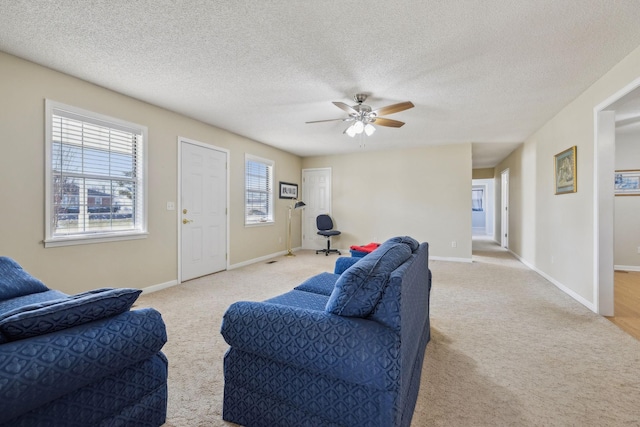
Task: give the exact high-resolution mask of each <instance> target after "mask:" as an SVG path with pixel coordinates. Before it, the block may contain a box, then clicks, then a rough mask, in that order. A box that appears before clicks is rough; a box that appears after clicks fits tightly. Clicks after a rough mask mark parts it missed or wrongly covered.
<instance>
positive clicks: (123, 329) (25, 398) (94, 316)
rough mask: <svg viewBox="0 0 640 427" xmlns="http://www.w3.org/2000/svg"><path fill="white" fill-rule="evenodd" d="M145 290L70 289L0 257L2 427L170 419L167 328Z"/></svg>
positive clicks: (147, 422)
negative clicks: (143, 298)
mask: <svg viewBox="0 0 640 427" xmlns="http://www.w3.org/2000/svg"><path fill="white" fill-rule="evenodd" d="M139 294H140V290H137V289H110V288H104V289H96V290H94V291H90V292H85V293H82V294H78V295H71V296H70V295H66V294H64V293H62V292H59V291H55V290H50V289H48V288H47V287H46V286H45V285H44V284H43V283H42V282H40V281H39V280H38V279H35V278H34V277H32V276H30V275H29V274H28V273H27V272H26V271H24V270H23V269H22V268H21V267H20V266H19V265H18V264H17V263H16V262H15V261H13V260H11V259H9V258H6V257H0V426H12V427H14V426H29V427H33V426H65V427H68V426H83V427H86V426H131V425H136V426H149V427H157V426H160V425H162V424H163V423H164V422H165V417H166V408H167V359H166V357H165V356H164V355H163V354H162V352H161V351H160V349H161V348H162V346H163V345H164V343H165V342H166V340H167V336H166V330H165V325H164V322H163V321H162V317H161V316H160V313H159V312H157V311H156V310H154V309H151V308H145V309H140V310H133V311H132V310H130V307H131V306H132V304H133V302H134V301H135V300H136V298H137V297H138V295H139Z"/></svg>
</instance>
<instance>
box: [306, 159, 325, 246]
mask: <svg viewBox="0 0 640 427" xmlns="http://www.w3.org/2000/svg"><path fill="white" fill-rule="evenodd" d="M302 200H303V201H304V202H305V203H306V206H305V208H304V212H303V215H302V248H303V249H323V248H326V246H327V243H326V238H325V237H322V236H319V235H318V228H317V227H316V217H317V216H318V215H320V214H329V215H331V168H323V169H303V170H302Z"/></svg>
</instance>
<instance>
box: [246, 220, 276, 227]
mask: <svg viewBox="0 0 640 427" xmlns="http://www.w3.org/2000/svg"><path fill="white" fill-rule="evenodd" d="M273 224H275V221H260V222H245V223H244V226H245V227H263V226H265V225H273Z"/></svg>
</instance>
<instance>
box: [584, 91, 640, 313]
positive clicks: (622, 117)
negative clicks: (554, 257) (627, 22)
mask: <svg viewBox="0 0 640 427" xmlns="http://www.w3.org/2000/svg"><path fill="white" fill-rule="evenodd" d="M617 120H618V121H619V122H628V121H636V122H638V121H640V78H637V79H636V80H634V81H633V82H631V83H630V84H629V85H627V86H626V87H624V88H623V89H621V90H620V91H618V92H617V93H615V94H614V95H612V96H611V97H609V98H608V99H606V100H605V101H603V102H602V103H601V104H599V105H597V106H596V107H595V108H594V123H595V131H594V135H595V143H594V147H595V149H594V152H595V159H594V171H595V191H594V218H596V224H595V228H596V230H595V242H594V254H593V255H594V262H593V265H594V275H593V276H594V282H595V283H594V287H593V288H594V296H593V299H594V301H595V308H596V310H597V312H598V313H599V314H601V315H603V316H613V315H614V311H615V310H614V302H615V293H614V263H615V261H614V252H615V244H614V232H615V230H614V224H615V201H614V199H615V196H614V187H615V170H616V124H617V123H616V121H617Z"/></svg>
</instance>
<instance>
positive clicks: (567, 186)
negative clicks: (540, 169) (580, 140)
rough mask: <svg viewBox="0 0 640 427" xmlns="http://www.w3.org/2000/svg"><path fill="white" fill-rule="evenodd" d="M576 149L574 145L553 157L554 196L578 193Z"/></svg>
mask: <svg viewBox="0 0 640 427" xmlns="http://www.w3.org/2000/svg"><path fill="white" fill-rule="evenodd" d="M577 149H578V148H577V147H576V146H575V145H574V146H573V147H571V148H568V149H566V150H564V151H563V152H561V153H558V154H556V155H555V156H554V158H555V160H554V170H555V178H556V179H555V181H556V194H568V193H575V192H576V191H578V179H577V172H578V171H577V169H578V168H577V163H576V154H577V153H576V151H577Z"/></svg>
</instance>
